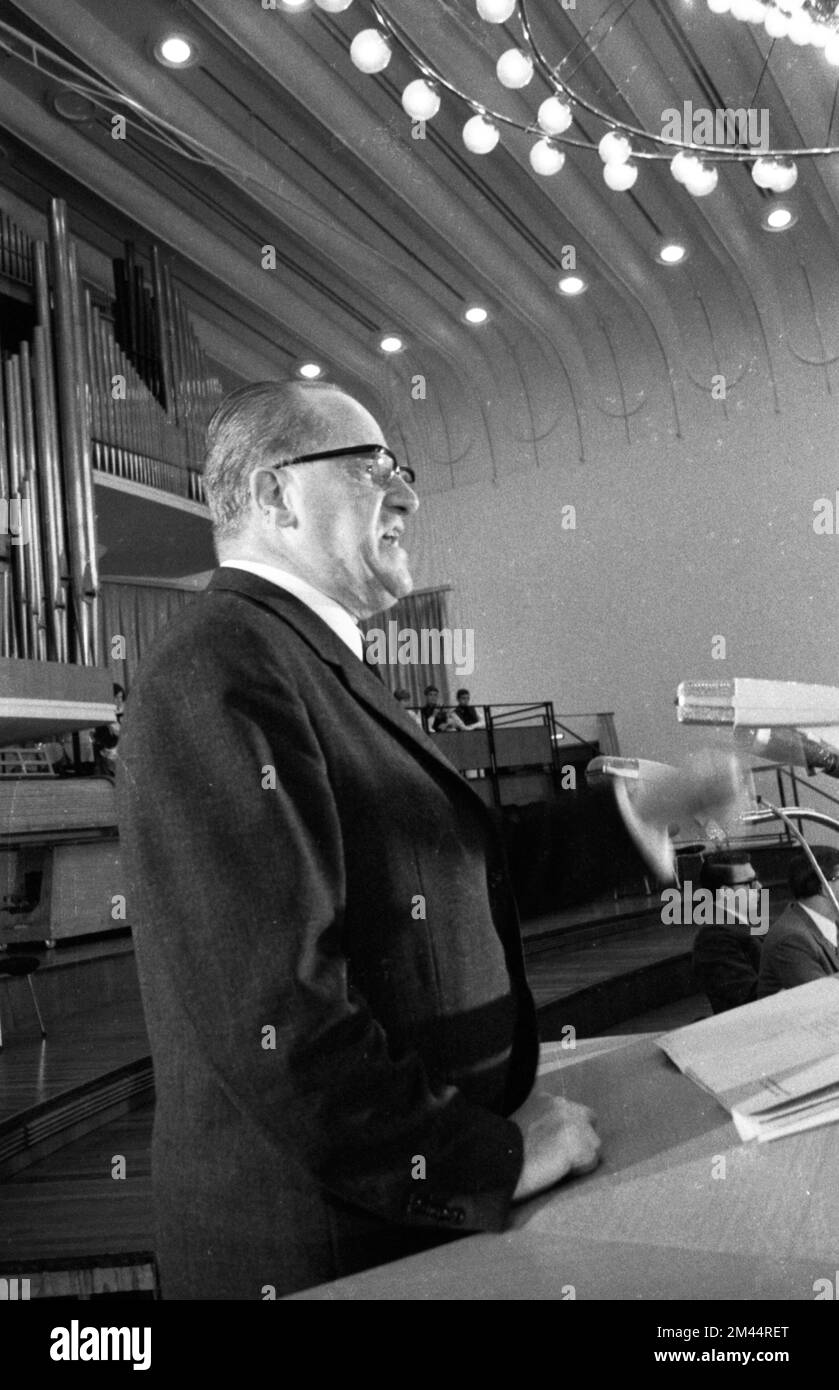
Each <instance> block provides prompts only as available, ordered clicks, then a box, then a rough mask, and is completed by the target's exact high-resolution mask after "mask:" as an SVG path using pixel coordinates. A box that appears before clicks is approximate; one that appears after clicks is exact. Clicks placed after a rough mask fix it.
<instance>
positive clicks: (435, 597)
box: [363, 589, 450, 706]
mask: <svg viewBox="0 0 839 1390" xmlns="http://www.w3.org/2000/svg"><path fill="white" fill-rule="evenodd" d="M448 595H449V590H448V589H420V590H419V591H418V592H417V593H415V594H409V595H408V597H407V598H402V599H400V600H399V602H398V603H397V604H395V605H394V607H393V608H388V610H387V612H386V613H375V614H374V615H373V617H372V618H368V619H367V622H366V623H365V624H363V627H364V629H365V632H366V634H367V636H368V639H369V637H370V634H371V633H372V632H374V631H378V632H383V633H384V634H385V636H386V637H387V636H388V634H389V633H390V632H392V631H393V632H399V631H400V630H403V631H404V630H405V629H407V630H409V631H411V632H414V633H416V636H417V642H418V643H421V639H422V634H423V632H431V631H433V630H437V631H440V630H441V629H442V628H445V627H448V625H449V624H448ZM388 623H396V624H397V627H396V628H395V629H393V628H389V627H388ZM393 646H394V648H395V647H396V643H395V642H394V644H393ZM389 654H390V653H389ZM394 654H395V653H394ZM428 654H429V656H431V655H433V651H430V652H429V653H428ZM420 655H422V652H421V648H420ZM378 669H379V670H380V671H381V673H382V676H383V678H384V681H385V684H386V685H387V686H388V687H389V688H390V689H391V690H398V689H399V688H400V686H401V687H402V689H403V690H410V692H411V704H412V705H417V706H419V705H421V704H423V702H424V696H423V691H424V689H425V687H426V686H427V685H436V686H437V688H438V690H439V691H440V698H441V700H442V701H443V704H445V705H447V704H449V703H450V697H449V675H448V671H447V669H446V667H445V666H442V665H436V666H435V665H423V664H421V662H417V663H411V664H407V663H405V664H402V663H399V662H393V663H388V664H386V665H381V664H380V665H379V668H378Z"/></svg>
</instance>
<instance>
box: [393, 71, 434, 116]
mask: <svg viewBox="0 0 839 1390" xmlns="http://www.w3.org/2000/svg"><path fill="white" fill-rule="evenodd" d="M402 106H403V108H404V110H405V111H406V113H407V114H408V115H409V116H410V117H411V119H412V120H414V121H430V120H431V119H432V118H433V117H434V116H436V115H437V112H438V111H439V110H440V93H439V92H438V91H437V88H436V87H435V86H433V85H432V83H430V82H427V81H426V80H425V78H424V77H418V78H417V79H416V80H415V81H414V82H409V83H408V85H407V87H406V88H405V90H404V92H403V93H402Z"/></svg>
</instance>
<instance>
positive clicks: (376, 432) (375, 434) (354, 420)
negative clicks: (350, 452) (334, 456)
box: [312, 396, 385, 449]
mask: <svg viewBox="0 0 839 1390" xmlns="http://www.w3.org/2000/svg"><path fill="white" fill-rule="evenodd" d="M318 413H319V415H320V422H321V428H319V429H318V435H319V436H321V437H319V438H318V439H317V440H316V441H315V443H314V444H313V445H312V448H313V449H314V448H318V449H319V448H324V449H327V448H329V449H338V448H340V447H341V445H342V444H346V446H347V448H352V447H353V445H356V444H384V443H385V437H384V435H383V434H382V431H381V428H380V426H379V424H378V422H377V421H376V419H375V418H374V417H373V416H372V415H371V414H370V412H369V410H366V409H365V408H364V406H363V405H360V404H359V402H358V401H354V400H353V399H352V398H351V397H350V396H333V397H331V398H326V399H324V401H323V403H322V407H321V410H320V411H319V412H318Z"/></svg>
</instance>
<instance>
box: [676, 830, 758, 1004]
mask: <svg viewBox="0 0 839 1390" xmlns="http://www.w3.org/2000/svg"><path fill="white" fill-rule="evenodd" d="M699 883H700V886H701V887H702V888H709V889H710V890H711V891H712V892H713V894H714V921H713V923H710V924H709V925H707V926H704V927H700V929H699V931H698V932H697V933H696V939H695V941H694V943H693V960H692V967H693V977H694V979H695V980H696V983H697V984H698V986H699V988H700V989H701V990H702V991H703V993H705V994H707V996H708V1001H709V1003H710V1005H711V1008H712V1009H713V1011H714V1013H715V1014H721V1013H724V1012H725V1011H726V1009H736V1008H737V1007H738V1006H739V1005H740V1004H750V1003H751V1001H752V1000H753V999H755V998H756V997H757V979H758V971H759V969H760V940H759V938H758V936H757V934H756V933H755V931H754V929H753V926H752V923H754V922H758V921H759V915H758V913H757V912H756V911H753V910H752V907H753V904H752V901H751V897H749V898H748V899H745V904H744V898H745V892H746V890H748V891H749V893H750V894H751V892H755V893H759V892H760V884H759V883H758V880H757V875H756V874H755V871H754V869H753V867H752V864H751V861H750V859H749V856H748V854H747V853H746V852H745V851H736V850H717V851H716V852H714V853H712V854H709V855H708V856H707V858H705V859H704V860H703V861H702V868H701V870H700V872H699ZM732 890H733V891H732ZM744 906H746V910H745V911H744V910H743V909H744ZM754 906H756V904H755V905H754Z"/></svg>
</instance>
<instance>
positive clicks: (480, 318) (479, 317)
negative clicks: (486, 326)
mask: <svg viewBox="0 0 839 1390" xmlns="http://www.w3.org/2000/svg"><path fill="white" fill-rule="evenodd" d="M463 317H464V319H465V320H466V322H467V323H473V324H481V323H486V321H487V319H488V318H489V310H488V309H485V308H484V306H483V304H470V305H469V308H468V309H466V310H464V314H463Z"/></svg>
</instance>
